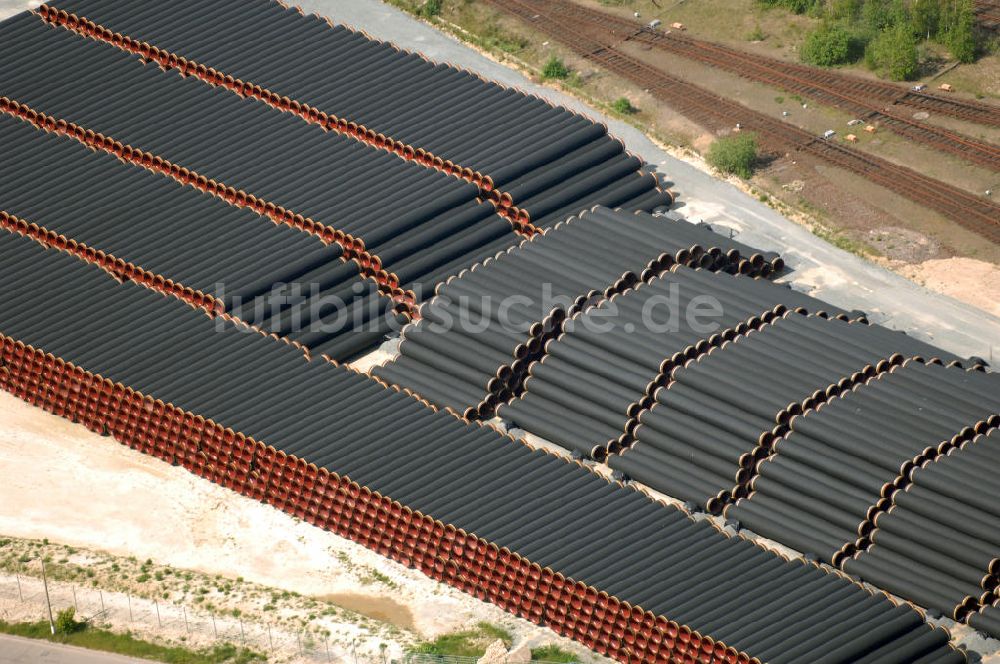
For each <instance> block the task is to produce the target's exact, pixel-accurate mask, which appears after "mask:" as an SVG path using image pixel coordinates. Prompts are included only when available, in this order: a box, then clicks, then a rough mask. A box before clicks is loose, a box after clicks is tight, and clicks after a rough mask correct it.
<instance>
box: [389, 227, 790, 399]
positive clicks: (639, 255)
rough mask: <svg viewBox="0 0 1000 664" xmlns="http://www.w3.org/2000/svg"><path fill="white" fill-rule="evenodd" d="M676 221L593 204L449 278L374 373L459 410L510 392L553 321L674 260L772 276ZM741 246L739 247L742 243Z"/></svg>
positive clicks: (557, 324) (757, 257)
mask: <svg viewBox="0 0 1000 664" xmlns="http://www.w3.org/2000/svg"><path fill="white" fill-rule="evenodd" d="M741 248H743V245H740V246H739V247H737V246H735V244H734V243H731V241H729V240H727V239H726V238H724V237H722V236H720V235H716V234H715V233H712V232H711V231H708V230H705V229H703V228H699V227H697V226H693V225H691V224H688V223H685V222H683V221H676V220H671V219H665V218H662V217H656V216H653V215H649V214H644V213H635V214H629V213H627V212H623V211H615V210H609V209H607V208H600V207H595V208H594V209H593V210H590V211H588V212H585V213H583V214H582V215H580V217H579V218H573V219H570V220H569V221H567V222H565V223H563V224H557V225H556V226H555V227H553V228H552V229H551V230H550V231H548V232H546V233H544V234H539V235H536V236H535V237H534V238H532V240H530V241H526V242H524V243H522V244H521V245H520V246H519V247H517V248H514V249H511V250H509V251H507V252H506V253H501V254H498V255H497V257H496V258H494V259H490V260H487V261H484V262H483V263H482V264H480V265H476V266H474V267H473V268H472V269H471V270H469V271H467V272H463V273H461V274H460V275H459V276H458V277H456V278H453V279H449V280H448V281H447V282H445V283H444V284H443V285H441V286H440V287H439V288H438V290H437V295H436V297H434V298H433V299H432V300H430V301H429V302H427V303H426V304H424V305H423V306H422V307H421V310H420V316H421V318H422V319H424V320H422V321H421V323H419V324H416V325H412V326H410V327H408V328H406V329H405V330H404V333H403V341H402V343H401V344H400V357H399V358H398V359H397V360H395V361H394V362H392V363H390V364H387V365H385V366H383V367H381V368H377V369H375V370H374V375H377V376H379V377H380V378H382V379H384V380H387V381H389V382H391V383H394V384H397V385H400V386H405V387H408V388H410V389H412V390H415V391H416V392H417V393H419V394H420V395H422V396H423V397H424V398H426V399H429V400H430V401H432V402H433V403H436V404H438V405H440V406H442V407H450V408H453V409H454V410H456V411H457V412H459V413H462V414H463V416H465V417H470V418H477V417H478V418H481V417H489V416H492V414H493V412H494V410H495V409H496V407H497V406H498V405H499V404H501V403H504V402H506V401H508V400H509V399H511V398H512V397H514V396H516V395H517V394H519V393H520V391H521V388H522V383H523V381H524V379H525V377H526V376H527V374H528V370H529V368H530V367H531V365H532V362H534V361H535V360H537V359H538V358H539V357H541V355H542V354H543V353H544V351H545V348H546V344H547V343H548V342H549V341H550V340H552V339H554V338H555V337H556V336H558V335H559V333H560V332H561V330H562V324H563V321H564V320H565V319H566V318H567V316H573V315H574V314H576V313H577V312H579V311H581V310H582V308H583V307H584V306H586V305H587V303H588V302H597V301H600V300H601V299H603V298H607V297H611V296H613V295H614V294H616V293H621V292H624V291H626V290H628V289H631V288H632V287H634V286H635V285H636V284H639V283H641V281H642V280H648V279H652V278H655V277H656V275H658V274H660V273H661V272H663V271H664V270H668V269H670V268H671V267H673V266H674V265H676V264H684V265H697V266H702V267H704V268H705V269H711V270H733V271H743V272H748V273H750V274H762V273H768V274H770V273H773V271H774V270H775V269H776V268H777V269H780V266H781V263H780V261H781V259H780V258H778V257H773V256H772V257H766V256H765V255H764V254H763V253H762V252H757V251H754V250H752V249H751V250H749V251H748V253H749V254H750V255H749V257H745V255H744V253H741ZM744 251H747V250H746V249H744Z"/></svg>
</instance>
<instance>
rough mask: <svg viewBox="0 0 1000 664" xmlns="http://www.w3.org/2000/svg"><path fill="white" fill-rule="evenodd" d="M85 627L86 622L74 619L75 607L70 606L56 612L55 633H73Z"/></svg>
mask: <svg viewBox="0 0 1000 664" xmlns="http://www.w3.org/2000/svg"><path fill="white" fill-rule="evenodd" d="M86 628H87V623H85V622H80V621H78V620H77V619H76V609H75V608H73V607H72V606H71V607H69V608H67V609H63V610H62V611H60V612H59V613H57V614H56V633H57V634H75V633H76V632H82V631H83V630H84V629H86Z"/></svg>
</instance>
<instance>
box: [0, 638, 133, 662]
mask: <svg viewBox="0 0 1000 664" xmlns="http://www.w3.org/2000/svg"><path fill="white" fill-rule="evenodd" d="M36 662H45V664H146V662H149V660H148V659H135V658H133V657H122V656H121V655H114V654H111V653H106V652H98V651H95V650H84V649H83V648H74V647H73V646H64V645H60V644H57V643H49V642H48V641H38V640H35V639H22V638H20V637H17V636H7V635H6V634H0V664H35V663H36Z"/></svg>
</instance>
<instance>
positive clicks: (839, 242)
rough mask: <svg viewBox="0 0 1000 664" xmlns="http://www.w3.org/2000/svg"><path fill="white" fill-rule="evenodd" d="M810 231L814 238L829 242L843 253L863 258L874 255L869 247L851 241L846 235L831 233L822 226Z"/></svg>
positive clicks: (814, 227)
mask: <svg viewBox="0 0 1000 664" xmlns="http://www.w3.org/2000/svg"><path fill="white" fill-rule="evenodd" d="M811 230H812V233H813V235H815V236H816V237H818V238H820V239H822V240H825V241H827V242H829V243H830V244H832V245H833V246H835V247H837V248H838V249H843V250H844V251H847V252H849V253H852V254H854V255H855V256H861V257H862V258H864V257H866V256H869V255H871V254H873V253H875V252H874V251H872V249H871V247H869V246H868V245H866V244H865V243H863V242H858V241H857V240H852V239H851V238H849V237H847V236H846V235H842V234H841V233H838V232H836V231H832V230H830V229H828V228H825V227H823V226H813V227H812V229H811Z"/></svg>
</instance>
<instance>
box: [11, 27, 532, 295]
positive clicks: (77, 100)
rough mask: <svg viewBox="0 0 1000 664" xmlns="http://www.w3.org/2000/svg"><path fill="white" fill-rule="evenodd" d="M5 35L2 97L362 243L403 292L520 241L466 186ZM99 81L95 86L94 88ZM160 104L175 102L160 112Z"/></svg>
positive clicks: (125, 64) (92, 54) (97, 56)
mask: <svg viewBox="0 0 1000 664" xmlns="http://www.w3.org/2000/svg"><path fill="white" fill-rule="evenodd" d="M0 31H2V32H0V34H2V36H3V37H5V38H6V40H2V39H0V57H2V58H3V59H4V60H5V61H8V65H9V66H8V67H6V68H5V69H4V70H3V71H2V72H0V89H2V90H4V91H5V93H6V94H7V95H8V96H10V97H12V98H17V99H18V100H19V101H21V102H22V103H25V104H26V105H28V106H32V105H34V107H35V108H36V110H38V111H42V112H48V113H51V114H55V115H59V116H60V117H62V118H63V119H65V120H67V121H68V122H77V123H80V124H83V125H86V126H87V127H88V128H89V129H91V130H92V131H94V132H104V133H113V134H114V135H115V138H116V139H118V140H119V141H120V142H122V143H123V144H129V145H132V146H137V147H139V148H141V149H142V150H144V151H149V152H152V153H154V154H157V155H159V156H161V157H162V158H164V159H166V160H167V161H171V162H177V163H180V164H183V165H184V166H187V167H189V168H191V169H192V170H195V171H197V172H198V173H201V174H203V175H204V176H205V177H207V178H212V179H219V180H224V181H225V182H226V183H227V184H229V185H230V186H233V187H234V188H237V189H243V190H244V191H248V192H252V193H253V194H254V195H255V196H256V197H257V198H261V199H264V200H267V201H270V202H272V203H274V204H275V205H278V206H282V207H284V208H290V209H295V210H301V211H303V212H305V213H307V214H308V215H309V216H310V217H311V218H312V219H316V220H320V221H322V222H323V223H324V225H326V226H330V227H333V228H336V229H337V230H339V231H340V232H342V233H344V234H345V235H347V236H350V237H352V238H358V239H360V240H361V241H362V242H363V248H364V251H365V252H366V254H367V255H369V256H372V257H376V258H377V264H376V265H375V269H377V270H384V271H385V272H386V273H387V274H389V275H391V279H392V284H393V285H395V286H398V285H399V284H401V283H402V284H403V288H404V290H415V289H416V290H419V291H420V292H422V293H423V292H429V291H430V290H431V287H432V286H433V285H434V284H436V283H438V282H439V281H440V279H442V278H443V277H444V276H447V275H448V274H451V273H454V272H455V271H457V270H458V269H461V268H463V267H466V266H468V265H470V264H472V263H474V262H476V261H478V260H481V259H483V258H485V257H486V256H489V255H492V254H493V253H495V252H496V251H498V250H500V249H502V248H506V247H508V246H510V245H511V244H513V243H514V242H516V240H517V238H518V235H517V234H516V233H513V232H512V230H511V227H510V224H509V223H507V222H506V221H504V220H503V219H502V218H501V217H499V216H498V215H497V214H496V208H495V206H494V205H491V204H488V203H484V202H482V201H480V200H479V199H478V190H477V189H476V188H475V187H474V186H472V185H470V184H467V183H464V182H462V181H459V180H456V179H453V178H448V177H445V176H444V175H442V174H440V173H437V172H434V171H430V170H427V169H424V168H420V167H418V166H415V165H413V164H410V163H407V162H405V161H402V160H398V159H395V158H393V157H390V156H388V155H386V154H384V153H381V152H379V151H378V150H375V149H371V148H369V147H367V146H364V145H361V144H359V143H357V142H355V141H352V140H349V139H346V138H344V137H341V136H338V135H333V134H327V135H324V134H323V132H322V131H321V130H319V129H318V128H317V127H315V126H311V125H308V124H304V123H302V122H300V121H298V120H297V119H295V118H293V117H291V116H289V115H287V114H283V113H281V112H279V111H277V110H275V109H273V108H271V107H268V106H264V105H261V104H258V103H256V102H254V101H252V100H244V99H241V98H239V97H237V96H235V95H229V94H223V93H221V92H216V91H214V90H213V89H212V88H211V87H209V86H206V85H204V84H202V83H200V82H198V81H196V80H194V79H185V78H183V77H181V76H177V75H174V74H172V73H163V72H160V71H159V70H158V69H157V68H155V67H154V68H150V67H144V66H142V64H141V63H139V62H137V61H136V60H135V59H134V58H132V57H130V56H128V55H126V54H124V53H122V52H121V51H119V50H117V49H115V48H113V47H112V46H110V45H107V44H104V43H93V42H88V40H84V39H81V38H79V37H78V36H75V35H74V34H73V33H70V32H67V31H65V30H61V29H54V28H52V27H49V26H47V25H46V24H44V23H43V22H41V21H38V20H37V19H35V18H33V17H32V16H30V15H22V16H20V17H15V18H14V19H12V21H11V22H9V24H5V25H4V26H3V27H2V28H0ZM4 44H6V45H4ZM95 77H100V78H99V80H100V85H94V84H93V83H92V81H93V79H94V78H95ZM164 97H169V98H171V99H172V100H173V102H172V103H171V104H170V105H169V106H164V105H163V104H161V103H160V102H159V100H161V99H163V98H164ZM251 146H252V148H251ZM262 157H264V158H262ZM316 173H324V177H323V178H321V179H319V178H316V177H315V174H316ZM418 286H422V288H418Z"/></svg>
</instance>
